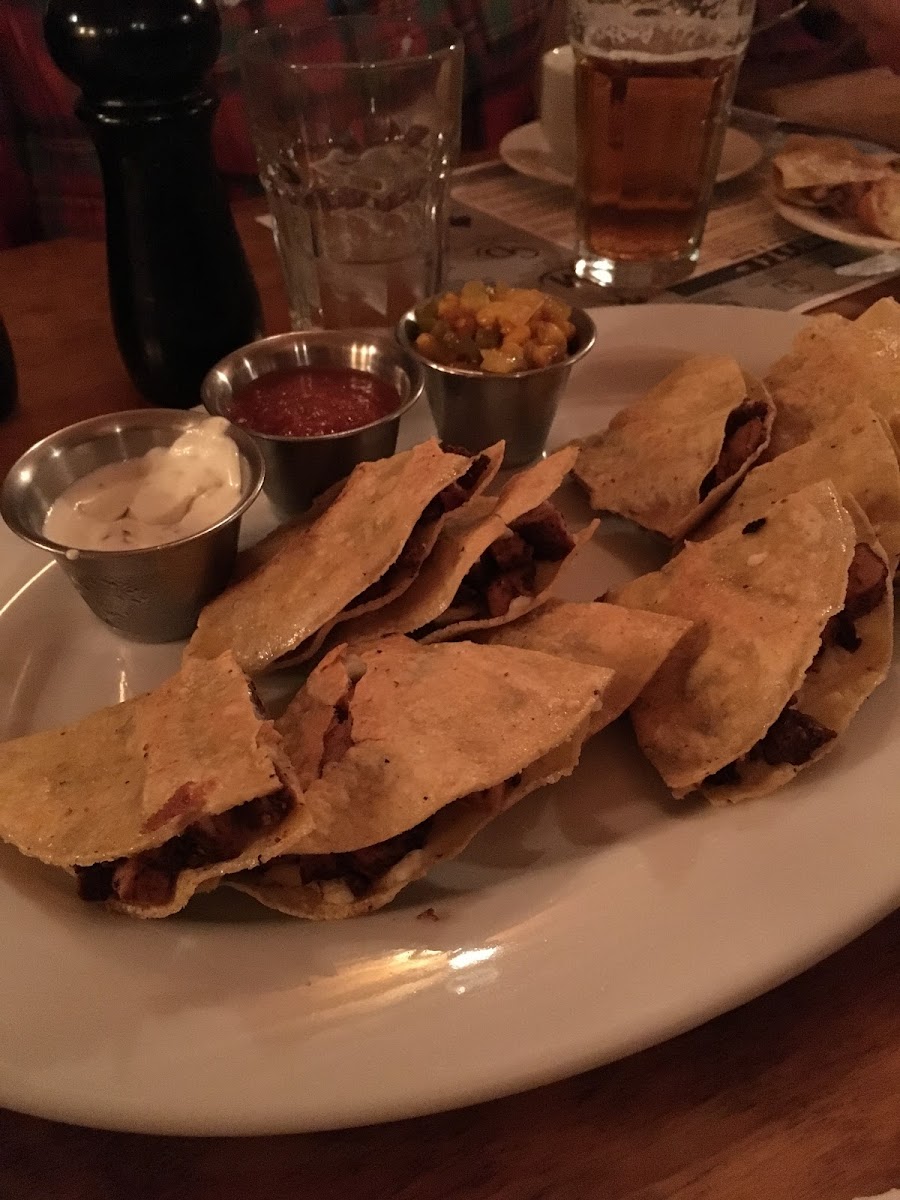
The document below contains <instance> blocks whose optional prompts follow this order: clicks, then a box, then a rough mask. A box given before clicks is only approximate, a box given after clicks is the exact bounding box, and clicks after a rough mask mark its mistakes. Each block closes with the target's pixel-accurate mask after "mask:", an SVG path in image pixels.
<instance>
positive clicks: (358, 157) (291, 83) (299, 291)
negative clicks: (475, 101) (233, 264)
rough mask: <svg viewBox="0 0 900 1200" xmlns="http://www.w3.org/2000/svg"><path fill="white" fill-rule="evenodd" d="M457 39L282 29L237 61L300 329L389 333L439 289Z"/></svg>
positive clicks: (253, 39) (267, 33)
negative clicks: (367, 328)
mask: <svg viewBox="0 0 900 1200" xmlns="http://www.w3.org/2000/svg"><path fill="white" fill-rule="evenodd" d="M462 59H463V51H462V43H461V41H460V40H459V38H458V36H457V35H456V34H455V33H454V32H453V31H452V30H449V29H448V28H447V27H446V26H442V25H432V24H428V23H425V22H418V21H414V20H404V19H394V18H384V17H377V16H374V17H338V18H333V19H330V20H325V21H322V22H318V23H316V24H314V25H310V24H306V25H303V24H300V25H297V24H294V25H274V26H268V27H264V28H262V29H259V30H255V31H253V32H251V33H248V34H247V35H245V37H244V39H243V40H242V42H241V44H240V47H239V60H240V66H241V74H242V79H243V87H244V92H245V96H246V103H247V111H248V115H249V119H250V126H251V132H252V135H253V141H254V144H255V147H256V155H257V159H258V161H259V172H260V179H261V180H262V184H263V187H264V188H265V190H266V194H267V196H268V201H269V206H270V209H271V212H272V216H273V218H274V223H275V241H276V245H277V247H278V253H279V255H280V258H281V265H282V268H283V270H284V277H285V282H286V285H287V292H288V301H289V305H290V311H291V323H292V326H293V328H294V329H309V328H312V327H319V328H324V329H339V328H346V327H349V326H393V325H394V324H395V323H396V322H397V321H398V320H399V318H400V317H401V316H402V315H403V313H404V312H406V310H407V309H408V308H410V307H411V306H412V305H414V304H416V303H418V302H419V301H420V300H421V299H423V298H424V297H425V296H430V295H432V294H433V293H434V292H436V291H437V290H438V287H439V285H440V282H441V271H442V256H443V242H444V230H445V224H446V219H445V218H446V210H447V203H448V184H449V178H450V173H451V171H452V169H453V166H454V163H455V161H456V156H457V153H458V150H459V127H460V107H461V102H462Z"/></svg>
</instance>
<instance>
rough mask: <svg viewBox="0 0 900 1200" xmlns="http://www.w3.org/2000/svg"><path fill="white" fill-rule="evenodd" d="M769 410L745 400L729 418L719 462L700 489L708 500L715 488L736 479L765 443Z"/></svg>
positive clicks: (758, 403) (702, 497)
mask: <svg viewBox="0 0 900 1200" xmlns="http://www.w3.org/2000/svg"><path fill="white" fill-rule="evenodd" d="M767 416H768V409H767V408H766V406H765V404H763V402H762V401H761V400H745V401H744V402H743V403H742V404H739V405H738V407H737V408H735V409H733V410H732V411H731V412H730V413H729V414H728V420H727V421H726V422H725V438H724V441H723V442H722V449H721V450H720V451H719V460H718V462H717V463H716V465H715V466H714V467H713V469H712V470H711V471H710V472H709V474H708V475H707V476H706V478H705V479H704V480H703V482H702V483H701V485H700V499H701V500H705V499H706V497H707V496H708V495H709V493H710V492H711V491H712V490H713V488H714V487H718V486H719V484H720V483H724V482H725V481H726V480H727V479H730V478H731V477H732V475H735V474H736V473H737V472H738V471H739V470H740V469H741V467H742V466H743V465H744V463H745V462H746V461H747V459H748V458H750V457H751V456H752V455H753V454H755V453H756V451H757V450H758V449H759V448H760V446H762V444H763V443H764V442H765V440H766V418H767Z"/></svg>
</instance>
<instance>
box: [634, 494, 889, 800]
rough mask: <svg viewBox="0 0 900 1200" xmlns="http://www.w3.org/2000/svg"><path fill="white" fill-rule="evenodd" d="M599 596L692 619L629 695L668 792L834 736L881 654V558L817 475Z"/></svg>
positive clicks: (750, 776) (724, 780)
mask: <svg viewBox="0 0 900 1200" xmlns="http://www.w3.org/2000/svg"><path fill="white" fill-rule="evenodd" d="M847 506H849V508H851V509H853V510H854V511H853V513H852V515H851V512H850V511H848V507H847ZM610 599H611V600H612V601H613V602H614V603H616V604H622V605H625V606H626V607H631V608H639V609H647V610H649V611H652V612H660V613H667V614H669V615H672V616H682V617H685V618H687V619H689V620H691V621H693V622H694V625H693V627H692V629H691V630H690V631H689V632H688V633H687V634H686V635H685V637H684V638H683V639H682V640H681V641H680V642H679V644H678V645H677V646H676V647H675V649H674V651H673V652H672V654H671V655H670V656H669V658H668V659H666V661H665V662H664V663H663V665H662V667H661V668H660V669H659V671H658V672H657V674H656V675H655V676H654V678H653V679H652V680H651V681H650V683H649V684H648V685H647V687H646V688H645V689H644V691H643V692H642V694H641V695H640V696H639V697H638V699H637V700H636V701H635V703H634V704H633V705H632V708H631V716H632V721H633V724H634V728H635V732H636V734H637V739H638V742H639V744H640V746H641V749H642V750H643V751H644V753H645V754H646V755H647V757H648V758H649V759H650V761H651V763H653V765H654V766H655V767H656V769H657V770H658V771H659V773H660V775H661V776H662V777H663V779H664V780H665V782H666V783H667V784H668V786H669V788H670V789H671V790H672V792H673V794H674V795H675V796H676V797H680V796H685V795H687V794H688V793H690V792H694V791H699V792H701V793H702V794H703V795H704V796H705V797H706V798H707V799H708V800H710V801H711V802H713V803H730V802H734V801H737V800H743V799H749V798H751V797H754V796H762V795H766V794H767V793H769V792H772V791H774V790H776V789H777V788H778V787H780V786H782V785H783V784H784V783H787V782H788V780H790V779H791V778H792V777H793V776H794V775H795V774H796V773H797V772H798V771H799V770H800V769H802V767H804V766H805V765H806V764H807V763H809V762H812V761H815V760H816V759H818V758H819V757H821V755H822V754H824V753H825V752H826V751H827V750H828V749H829V748H830V747H831V746H832V745H833V743H834V740H835V738H836V737H837V736H838V735H839V734H841V733H842V732H843V730H844V729H845V728H846V727H847V725H848V724H849V722H850V720H851V719H852V717H853V715H854V714H855V713H856V711H857V709H858V708H859V707H860V705H861V704H862V703H863V701H864V700H865V699H866V698H867V696H869V695H870V694H871V693H872V691H874V689H875V688H876V687H877V686H878V684H879V683H881V682H882V680H883V679H884V678H885V675H886V674H887V670H888V667H889V665H890V661H891V652H892V648H893V597H892V592H891V588H890V586H889V584H888V566H887V560H886V558H885V556H884V552H883V550H882V549H881V547H880V546H878V544H877V542H876V541H875V537H874V534H873V533H872V530H871V526H869V524H868V522H867V521H866V519H865V516H864V515H863V513H862V511H861V510H860V509H859V508H858V506H857V505H855V504H854V502H853V501H852V500H848V501H845V502H844V503H842V502H841V500H840V498H839V497H838V494H837V492H836V491H835V489H834V487H833V486H832V484H831V483H829V482H822V483H816V484H813V485H812V486H811V487H808V488H804V489H803V490H802V491H799V492H795V493H794V494H793V495H791V496H788V497H787V498H786V499H784V500H779V501H778V502H776V503H775V504H774V505H772V507H771V508H770V509H769V510H768V511H767V514H766V515H765V516H763V517H758V518H757V519H756V520H753V521H749V522H747V523H746V524H744V525H741V524H737V525H729V526H728V527H727V528H725V529H724V530H722V532H721V533H718V534H716V536H715V537H712V538H710V539H709V541H705V542H689V543H688V544H687V545H686V546H685V548H684V549H683V550H682V551H681V552H680V553H679V554H678V555H676V557H675V558H673V559H672V560H671V561H670V562H669V563H668V564H667V565H666V566H664V567H663V568H662V570H660V571H656V572H653V573H652V574H649V575H644V576H642V577H641V578H640V579H636V580H635V581H634V582H633V583H629V584H626V585H625V586H624V587H623V588H620V589H618V590H616V591H614V592H613V593H612V594H611V596H610Z"/></svg>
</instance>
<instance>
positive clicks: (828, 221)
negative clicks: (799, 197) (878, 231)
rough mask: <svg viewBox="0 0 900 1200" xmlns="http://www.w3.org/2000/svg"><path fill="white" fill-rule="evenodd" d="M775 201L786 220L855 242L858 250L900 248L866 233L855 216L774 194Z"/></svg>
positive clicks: (833, 238) (832, 238)
mask: <svg viewBox="0 0 900 1200" xmlns="http://www.w3.org/2000/svg"><path fill="white" fill-rule="evenodd" d="M772 203H773V204H774V205H775V210H776V212H777V213H778V215H779V216H780V217H783V218H784V219H785V221H788V222H790V224H791V225H796V226H797V228H798V229H805V230H806V231H807V232H808V233H817V234H818V235H819V237H823V238H828V239H829V241H832V242H843V243H844V245H845V246H855V247H856V248H857V249H858V250H880V251H885V250H900V242H895V241H893V240H892V239H891V238H884V237H877V236H876V235H875V234H873V233H863V232H862V230H861V229H860V226H859V222H858V221H855V220H854V219H853V217H830V216H826V215H825V213H821V212H819V211H818V210H817V209H815V208H801V206H800V205H799V204H786V203H785V201H784V200H776V199H774V198H773V201H772Z"/></svg>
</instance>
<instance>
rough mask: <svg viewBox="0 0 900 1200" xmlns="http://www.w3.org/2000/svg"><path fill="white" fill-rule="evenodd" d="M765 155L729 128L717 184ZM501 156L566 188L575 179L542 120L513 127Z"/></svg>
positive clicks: (516, 167) (522, 170)
mask: <svg viewBox="0 0 900 1200" xmlns="http://www.w3.org/2000/svg"><path fill="white" fill-rule="evenodd" d="M762 156H763V150H762V146H760V144H759V142H758V141H757V140H756V139H755V138H752V137H751V136H750V134H749V133H744V132H743V131H742V130H740V129H727V130H726V131H725V142H724V145H723V146H722V157H721V158H720V160H719V169H718V171H717V172H716V183H727V182H728V181H729V180H730V179H737V177H738V176H739V175H743V174H745V173H746V172H747V171H752V170H753V168H754V167H755V166H756V164H757V163H758V162H759V161H760V159H761V158H762ZM500 157H501V158H502V159H503V161H504V162H505V163H506V165H507V166H508V167H511V168H512V169H513V170H514V171H518V173H519V174H520V175H527V176H529V178H531V179H540V180H541V181H542V182H543V183H556V184H559V185H560V186H562V187H572V185H573V184H574V182H575V180H574V178H573V176H572V175H571V174H570V173H569V172H568V171H564V170H562V169H561V168H560V167H558V166H557V165H556V161H555V160H554V158H553V155H552V153H551V151H550V147H549V146H548V144H547V139H546V138H545V137H544V132H543V130H542V129H541V125H540V122H539V121H531V122H530V123H529V124H528V125H520V126H519V127H518V129H513V130H511V131H510V132H509V133H508V134H507V135H506V137H505V138H504V139H503V141H502V142H501V143H500Z"/></svg>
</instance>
